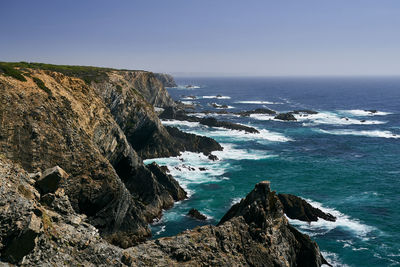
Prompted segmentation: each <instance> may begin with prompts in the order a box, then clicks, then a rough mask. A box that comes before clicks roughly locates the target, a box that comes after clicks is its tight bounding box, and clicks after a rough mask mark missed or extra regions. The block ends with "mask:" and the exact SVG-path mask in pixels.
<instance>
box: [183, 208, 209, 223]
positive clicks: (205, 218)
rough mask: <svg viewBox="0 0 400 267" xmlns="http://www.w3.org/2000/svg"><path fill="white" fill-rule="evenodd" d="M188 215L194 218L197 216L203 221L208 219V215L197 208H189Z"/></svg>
mask: <svg viewBox="0 0 400 267" xmlns="http://www.w3.org/2000/svg"><path fill="white" fill-rule="evenodd" d="M187 215H188V216H190V217H192V218H195V219H197V220H201V221H205V220H207V216H205V215H204V214H201V213H200V212H199V211H198V210H197V209H191V210H189V212H188V213H187Z"/></svg>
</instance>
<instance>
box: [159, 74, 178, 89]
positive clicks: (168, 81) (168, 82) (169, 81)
mask: <svg viewBox="0 0 400 267" xmlns="http://www.w3.org/2000/svg"><path fill="white" fill-rule="evenodd" d="M154 75H155V76H156V78H157V79H159V80H160V81H161V82H162V84H163V85H164V86H165V87H177V86H178V85H177V84H176V82H175V80H174V77H172V75H169V74H166V73H154Z"/></svg>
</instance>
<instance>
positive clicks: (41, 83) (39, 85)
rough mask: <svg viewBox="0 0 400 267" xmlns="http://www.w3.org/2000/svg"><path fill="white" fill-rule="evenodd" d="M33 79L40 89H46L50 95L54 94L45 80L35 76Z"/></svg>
mask: <svg viewBox="0 0 400 267" xmlns="http://www.w3.org/2000/svg"><path fill="white" fill-rule="evenodd" d="M32 79H33V81H34V82H35V83H36V85H37V86H38V87H39V88H40V89H42V90H43V91H45V92H46V93H47V94H48V95H52V92H51V90H50V89H49V88H48V87H47V86H46V85H45V84H44V82H43V81H42V80H41V79H39V78H36V77H33V78H32Z"/></svg>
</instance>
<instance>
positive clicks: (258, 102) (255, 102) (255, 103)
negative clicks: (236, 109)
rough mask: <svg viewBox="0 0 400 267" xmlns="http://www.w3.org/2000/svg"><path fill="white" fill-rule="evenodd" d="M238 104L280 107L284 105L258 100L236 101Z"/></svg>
mask: <svg viewBox="0 0 400 267" xmlns="http://www.w3.org/2000/svg"><path fill="white" fill-rule="evenodd" d="M235 103H237V104H254V105H263V104H265V105H278V104H283V103H281V102H270V101H257V100H249V101H236V102H235Z"/></svg>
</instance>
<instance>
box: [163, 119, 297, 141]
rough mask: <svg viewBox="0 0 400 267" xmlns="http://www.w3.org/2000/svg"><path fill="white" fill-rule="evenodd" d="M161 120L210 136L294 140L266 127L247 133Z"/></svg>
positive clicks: (166, 123) (185, 122)
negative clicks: (256, 131)
mask: <svg viewBox="0 0 400 267" xmlns="http://www.w3.org/2000/svg"><path fill="white" fill-rule="evenodd" d="M161 122H162V123H163V124H164V125H173V126H187V127H189V128H192V129H191V130H188V129H185V131H186V132H188V133H193V134H197V135H201V136H208V137H211V138H222V139H228V140H234V141H243V140H265V141H269V142H288V141H293V140H292V139H290V138H288V137H286V136H284V135H283V134H281V133H278V132H271V131H268V130H266V129H261V130H260V129H257V130H258V131H259V133H247V132H245V131H239V130H230V129H225V128H221V127H209V126H205V125H201V124H200V123H198V122H188V121H178V120H162V121H161ZM194 128H195V129H194ZM210 129H213V130H210Z"/></svg>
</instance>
